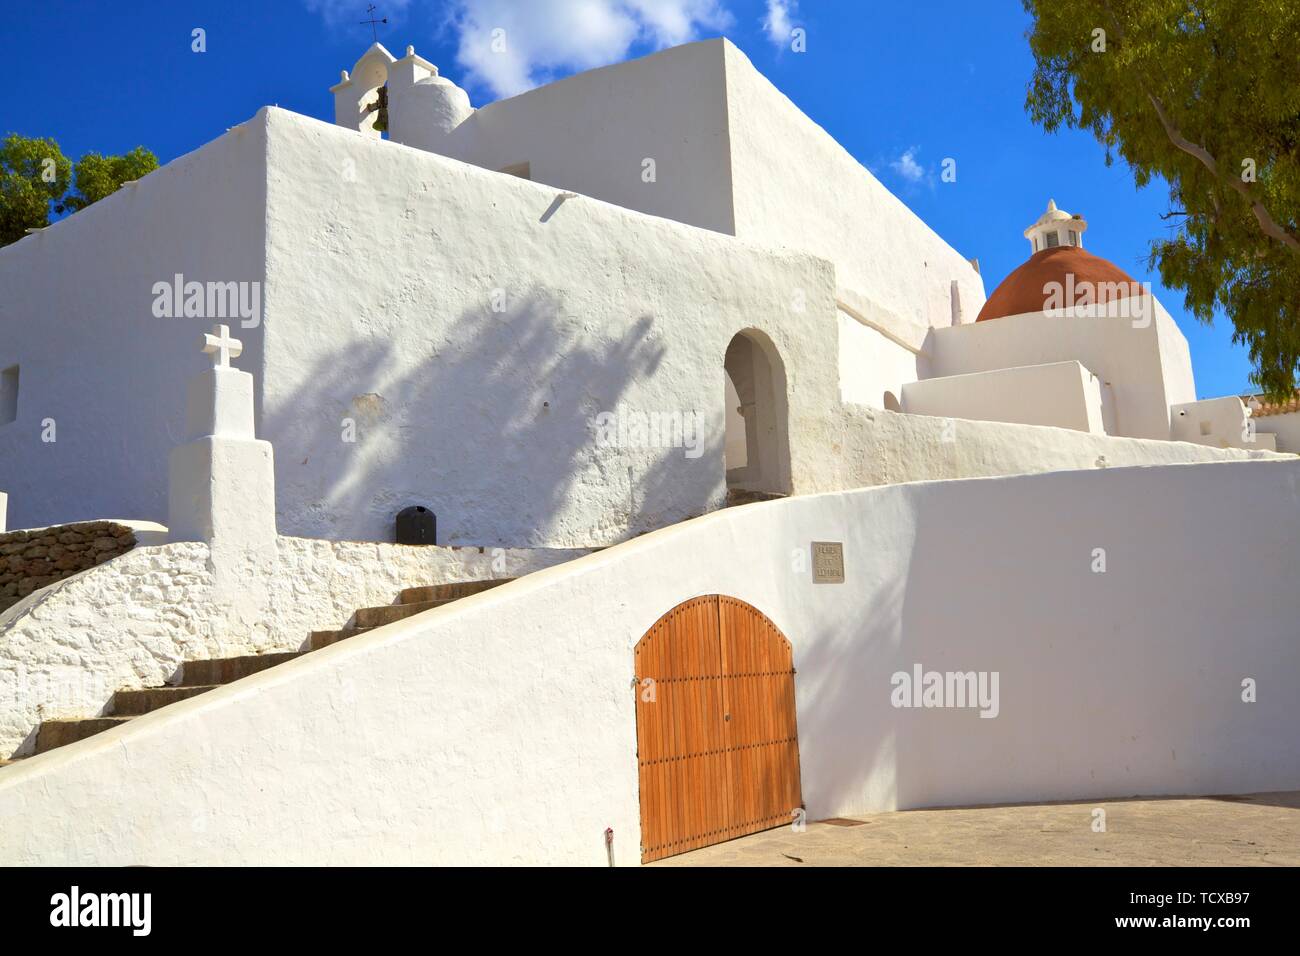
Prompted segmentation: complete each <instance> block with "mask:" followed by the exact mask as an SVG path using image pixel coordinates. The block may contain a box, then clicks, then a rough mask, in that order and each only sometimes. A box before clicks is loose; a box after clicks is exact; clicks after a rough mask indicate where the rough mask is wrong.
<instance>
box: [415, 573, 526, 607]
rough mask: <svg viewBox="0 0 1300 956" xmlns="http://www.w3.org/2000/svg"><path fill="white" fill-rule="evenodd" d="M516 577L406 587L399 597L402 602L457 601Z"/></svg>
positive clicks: (507, 582) (508, 581) (506, 582)
mask: <svg viewBox="0 0 1300 956" xmlns="http://www.w3.org/2000/svg"><path fill="white" fill-rule="evenodd" d="M513 580H514V578H492V579H491V580H487V581H453V582H451V583H450V584H434V585H432V586H429V587H422V588H406V589H405V590H403V591H402V596H401V597H400V598H399V599H398V600H399V601H400V602H401V603H402V604H424V603H425V602H426V601H455V600H458V599H460V598H463V597H469V596H470V595H471V594H478V593H479V592H480V591H486V590H488V589H489V588H494V587H496V586H498V585H500V584H509V583H510V582H511V581H513Z"/></svg>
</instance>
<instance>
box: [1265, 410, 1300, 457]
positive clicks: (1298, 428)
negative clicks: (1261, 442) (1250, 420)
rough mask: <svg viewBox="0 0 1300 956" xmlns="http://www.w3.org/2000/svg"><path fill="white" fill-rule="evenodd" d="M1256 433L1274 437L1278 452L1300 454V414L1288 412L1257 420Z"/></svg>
mask: <svg viewBox="0 0 1300 956" xmlns="http://www.w3.org/2000/svg"><path fill="white" fill-rule="evenodd" d="M1255 432H1256V434H1259V435H1273V436H1274V440H1275V441H1276V443H1277V450H1278V451H1282V452H1290V453H1292V454H1295V453H1297V452H1300V413H1297V412H1286V413H1285V414H1282V415H1265V416H1264V417H1263V418H1257V419H1255Z"/></svg>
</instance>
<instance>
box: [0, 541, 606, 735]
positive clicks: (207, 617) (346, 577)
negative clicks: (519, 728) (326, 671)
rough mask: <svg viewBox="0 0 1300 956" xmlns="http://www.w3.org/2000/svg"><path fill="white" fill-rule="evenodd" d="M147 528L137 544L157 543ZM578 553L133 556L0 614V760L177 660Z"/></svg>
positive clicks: (169, 671)
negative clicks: (48, 727)
mask: <svg viewBox="0 0 1300 956" xmlns="http://www.w3.org/2000/svg"><path fill="white" fill-rule="evenodd" d="M146 527H147V526H146ZM156 529H157V526H153V529H151V530H143V531H137V536H139V537H144V540H145V541H150V540H156V538H157V537H158V536H160V535H161V531H159V530H156ZM148 535H152V536H153V537H149V536H148ZM582 553H583V552H568V551H546V550H540V551H527V550H514V549H500V550H498V551H493V550H492V549H487V550H480V549H478V548H439V547H411V546H405V545H397V544H375V543H358V542H331V541H313V540H308V539H304V538H288V537H281V538H279V539H278V540H277V541H276V542H275V543H274V544H273V545H272V546H271V548H270V549H269V550H268V549H260V550H244V551H238V552H233V553H232V552H229V551H228V552H226V553H225V554H224V555H223V557H224V560H221V561H214V560H213V559H212V553H211V551H210V550H209V548H208V546H207V545H206V544H203V543H200V542H181V543H173V544H165V545H155V546H149V547H138V548H136V549H135V550H133V551H130V552H128V553H127V554H124V555H122V556H121V557H118V558H115V559H113V560H112V561H109V562H108V563H106V564H102V565H100V566H98V567H96V568H93V569H91V570H89V571H86V572H83V573H82V574H78V575H76V576H74V577H71V578H67V579H65V580H63V581H60V582H57V583H55V584H52V585H50V586H49V587H45V588H42V589H41V590H39V591H36V592H34V593H33V594H31V595H30V596H29V597H27V598H25V599H24V600H23V601H21V602H20V603H18V604H16V605H14V606H13V607H11V608H9V609H8V610H6V611H3V612H0V755H3V756H6V757H7V756H9V755H10V754H12V753H14V752H20V753H21V752H26V751H28V750H30V748H31V746H32V744H33V743H34V740H33V739H32V738H33V733H34V731H35V730H36V727H37V725H38V724H39V723H40V721H41V720H43V719H51V718H61V717H89V716H95V715H97V714H99V713H100V712H101V711H102V709H103V708H104V706H105V705H106V704H107V703H108V701H109V698H110V697H111V696H112V694H113V692H114V691H116V690H120V689H128V688H139V687H157V686H161V685H162V684H163V683H165V682H166V681H168V680H169V679H171V678H172V677H173V676H174V674H175V672H176V669H177V667H178V666H179V665H180V664H181V663H182V662H183V661H187V660H203V659H207V658H214V657H234V656H239V655H242V654H261V653H268V652H272V651H287V650H297V649H298V648H299V647H301V646H302V645H303V644H304V643H305V642H306V640H307V637H308V635H309V634H310V632H311V631H313V630H335V629H338V628H341V627H343V625H344V624H346V623H348V621H349V620H350V619H351V617H352V614H353V612H354V611H356V610H357V608H361V607H373V606H378V605H384V604H391V603H392V602H393V601H395V600H396V599H397V595H398V592H400V591H401V589H402V588H405V587H417V586H421V585H428V584H441V583H443V582H447V581H462V580H478V579H481V578H501V577H513V576H516V575H521V574H527V573H529V572H532V571H536V570H537V569H539V568H543V567H548V566H550V565H553V564H556V563H559V562H562V561H566V560H569V559H571V558H573V557H575V556H578V555H580V554H582ZM234 561H238V562H239V563H234Z"/></svg>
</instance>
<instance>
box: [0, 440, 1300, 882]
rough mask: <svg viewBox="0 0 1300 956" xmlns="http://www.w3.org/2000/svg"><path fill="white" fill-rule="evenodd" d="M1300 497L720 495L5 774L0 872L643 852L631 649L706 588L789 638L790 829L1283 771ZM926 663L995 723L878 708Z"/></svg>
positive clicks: (1040, 478) (1224, 485)
mask: <svg viewBox="0 0 1300 956" xmlns="http://www.w3.org/2000/svg"><path fill="white" fill-rule="evenodd" d="M1298 497H1300V463H1296V462H1294V461H1272V462H1236V463H1224V464H1204V465H1196V466H1188V467H1170V468H1134V469H1123V470H1109V471H1106V472H1072V473H1058V474H1050V475H1037V476H1021V477H1012V478H1001V479H992V480H974V481H958V482H934V483H921V484H912V485H896V486H891V487H888V488H877V489H868V490H863V491H857V492H849V493H843V494H834V495H823V496H813V497H805V498H799V499H790V500H785V501H777V502H767V503H763V504H758V505H752V506H749V507H745V508H735V509H728V510H727V511H724V512H721V513H719V514H715V515H710V516H707V517H705V518H702V519H700V520H698V521H694V522H690V523H687V524H685V525H681V526H678V527H675V528H671V529H666V530H664V531H661V532H657V533H655V534H652V535H648V536H645V537H642V538H639V539H637V540H635V541H632V542H628V543H626V544H624V545H620V546H618V547H615V548H611V549H609V550H607V551H604V552H601V553H599V554H595V555H591V556H588V557H586V558H583V559H580V560H577V561H574V562H571V563H569V564H567V565H564V566H562V567H558V568H552V569H550V570H547V571H544V572H542V573H539V574H536V575H532V576H530V577H528V578H525V579H523V580H522V581H519V582H516V583H514V584H509V585H506V586H504V587H501V588H498V589H496V590H493V591H490V592H486V593H484V594H480V595H476V596H474V597H472V598H469V599H466V600H463V601H459V602H456V603H455V604H452V605H449V606H447V607H445V608H442V609H439V610H436V611H432V612H428V613H426V614H423V615H419V616H417V617H414V618H410V619H407V620H405V621H402V622H398V623H397V624H394V625H390V626H388V627H384V628H380V629H377V630H375V631H372V632H369V633H367V634H363V635H361V636H359V637H356V638H353V639H351V640H349V641H345V642H342V643H340V644H337V645H334V646H332V647H330V648H327V649H325V650H323V651H319V652H316V653H313V654H310V655H306V656H305V657H303V658H301V659H299V660H296V661H293V662H291V663H288V664H285V665H282V666H280V667H277V668H274V669H272V670H270V671H267V672H265V673H263V674H259V675H256V676H254V677H252V678H249V679H246V680H244V681H241V682H239V683H237V684H235V685H231V686H228V687H224V688H219V689H217V690H214V691H212V692H210V693H208V694H205V695H203V696H201V697H197V698H194V699H192V700H188V701H185V702H182V703H180V704H176V705H173V706H172V707H169V708H166V709H164V710H161V711H157V712H155V713H153V714H149V715H146V716H144V717H142V718H139V719H137V720H134V721H132V722H130V723H129V724H127V725H125V726H124V727H121V728H117V729H114V730H111V731H107V732H105V733H102V734H100V735H97V736H95V737H92V738H90V739H88V740H85V741H82V742H80V743H77V744H73V745H69V746H67V747H64V748H61V749H59V750H56V751H53V752H50V753H48V754H43V755H40V756H38V757H34V758H31V759H29V760H27V761H24V762H22V763H20V764H18V765H15V766H12V767H8V768H5V769H4V770H2V771H0V863H5V864H32V863H42V864H92V863H94V864H142V863H143V864H153V865H164V864H211V863H217V862H220V863H224V864H244V863H278V864H282V865H283V864H296V863H317V864H319V863H367V862H375V861H377V860H383V861H384V862H386V863H469V864H483V863H535V864H538V863H541V864H565V863H570V864H572V863H577V864H590V865H597V866H600V865H604V864H605V849H604V840H603V834H604V830H605V828H606V827H612V828H613V830H614V839H615V853H616V858H617V859H618V861H619V862H621V863H625V864H626V863H633V862H635V861H636V860H637V858H638V852H637V845H638V842H639V841H638V826H639V820H638V797H637V760H636V753H635V732H634V706H633V697H632V694H633V690H632V688H631V687H630V682H631V678H632V675H633V668H632V647H633V646H634V644H635V643H636V641H637V640H638V639H639V638H640V637H641V635H642V634H643V633H644V631H645V630H646V629H647V628H648V627H650V625H652V624H653V623H654V622H655V620H656V619H657V618H658V617H659V616H660V615H661V614H662V613H664V612H665V611H667V610H668V609H669V608H671V607H673V606H674V605H675V604H677V603H679V602H680V601H682V600H685V599H687V598H689V597H692V596H694V595H698V594H707V593H712V592H719V593H724V594H730V595H734V596H736V597H739V598H741V599H743V600H746V601H748V602H750V603H751V604H753V605H754V606H755V607H757V608H758V609H759V610H761V611H762V612H763V613H765V614H766V615H768V616H769V617H770V618H771V619H772V620H773V621H774V622H775V623H776V624H777V626H779V627H780V628H781V629H782V631H783V632H784V633H785V635H786V636H787V637H788V638H789V639H790V641H791V642H792V644H793V646H794V655H795V665H796V667H797V669H798V672H797V677H796V693H797V703H798V720H799V733H800V759H801V766H802V783H803V795H804V799H805V802H806V803H807V807H808V814H809V818H810V819H814V820H815V819H819V818H823V817H828V816H839V815H853V814H857V813H863V812H868V811H872V810H882V809H888V808H907V807H919V806H935V805H945V804H972V803H987V802H1002V801H1039V800H1053V799H1067V798H1088V797H1105V796H1131V795H1134V794H1139V795H1141V794H1171V793H1178V794H1183V793H1241V792H1249V791H1266V790H1284V789H1294V788H1296V787H1298V786H1300V741H1298V739H1297V737H1296V735H1295V734H1294V733H1292V732H1291V730H1292V728H1293V727H1294V726H1295V723H1296V721H1297V719H1300V694H1297V693H1296V689H1297V685H1298V684H1300V643H1297V641H1296V639H1295V632H1294V621H1295V619H1296V617H1297V615H1298V614H1300V590H1297V589H1296V588H1295V587H1293V586H1292V585H1293V582H1292V576H1293V569H1294V567H1295V565H1296V562H1297V560H1298V559H1300V507H1298V506H1300V500H1298ZM1243 499H1244V500H1248V501H1250V502H1252V504H1253V506H1252V507H1251V508H1248V509H1235V508H1224V507H1222V503H1223V502H1224V501H1225V500H1243ZM1188 515H1195V516H1196V520H1194V521H1189V520H1187V516H1188ZM1045 527H1051V528H1053V529H1054V533H1053V534H1051V535H1044V534H1042V533H1041V530H1042V529H1043V528H1045ZM814 540H817V541H827V540H832V541H835V540H838V541H842V542H843V543H844V548H845V573H846V582H845V584H843V585H825V584H815V583H813V581H812V579H811V578H810V576H809V574H808V572H807V570H806V564H805V565H800V564H799V563H797V562H795V561H793V560H792V556H796V555H799V554H802V553H805V552H806V550H807V548H808V547H809V543H810V542H811V541H814ZM1098 548H1101V549H1104V550H1105V560H1106V570H1105V573H1096V571H1095V568H1096V560H1097V559H1096V554H1097V551H1096V549H1098ZM1171 555H1176V556H1177V561H1178V565H1177V570H1176V573H1171V568H1170V564H1169V562H1170V556H1171ZM1246 565H1248V566H1250V567H1251V568H1252V575H1253V576H1254V578H1253V580H1254V587H1252V588H1249V589H1244V588H1241V587H1240V581H1239V578H1238V577H1237V576H1235V575H1232V574H1228V573H1225V570H1227V569H1231V568H1233V567H1241V566H1246ZM800 567H803V568H804V569H805V570H800ZM1260 593H1268V594H1270V595H1272V598H1271V599H1270V600H1269V601H1260V600H1258V599H1257V595H1258V594H1260ZM916 664H920V665H922V666H923V667H924V668H926V669H935V670H939V671H947V670H954V671H962V672H965V671H982V672H989V673H992V672H997V673H998V674H999V699H998V713H997V716H996V717H995V718H993V719H984V718H981V717H980V716H979V713H978V712H977V711H976V710H974V709H969V708H966V709H962V708H935V709H899V708H895V707H894V706H891V692H892V689H893V688H892V683H891V681H892V675H893V674H894V673H896V672H899V671H910V670H911V669H912V668H913V666H914V665H916ZM1246 679H1254V680H1256V681H1257V682H1258V688H1257V701H1256V702H1254V703H1247V702H1245V701H1244V700H1243V697H1242V690H1243V687H1242V682H1243V681H1244V680H1246ZM272 728H273V730H274V732H271V729H272ZM106 781H111V786H105V782H106ZM303 793H311V794H312V795H313V799H311V800H307V801H304V800H303V799H302V794H303ZM412 821H418V825H417V824H415V823H413V822H412Z"/></svg>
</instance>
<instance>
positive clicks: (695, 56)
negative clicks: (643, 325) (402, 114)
mask: <svg viewBox="0 0 1300 956" xmlns="http://www.w3.org/2000/svg"><path fill="white" fill-rule="evenodd" d="M724 42H725V41H722V40H710V41H705V42H702V43H688V44H685V45H683V46H678V47H673V48H672V49H669V50H663V51H660V52H658V53H655V54H653V55H652V56H647V57H641V58H639V59H635V60H630V61H628V62H626V63H617V64H614V65H612V66H606V67H601V68H599V69H595V70H587V71H585V72H582V73H578V74H576V75H574V76H570V77H566V78H565V79H562V80H559V81H557V82H555V83H548V84H547V85H545V86H542V87H539V88H537V89H534V90H529V91H528V92H527V93H523V94H520V95H519V96H512V97H509V98H507V99H503V100H498V101H497V102H495V103H489V104H487V105H486V106H483V107H482V108H480V109H478V110H475V111H474V113H473V115H471V116H469V117H468V118H467V119H466V120H465V121H463V122H462V123H461V124H460V125H459V126H457V127H456V128H455V129H454V130H453V131H452V132H451V133H450V134H448V135H447V136H446V137H443V138H442V139H441V140H439V141H438V142H436V143H430V144H429V145H430V147H431V148H436V151H437V152H440V153H443V154H444V155H447V156H452V157H454V158H456V159H461V160H464V161H465V162H468V163H473V164H474V165H476V166H482V167H484V168H486V169H493V170H500V169H504V168H506V167H511V166H518V165H521V164H523V163H527V164H528V167H529V175H530V177H531V178H532V179H533V180H534V181H536V182H539V183H546V184H547V185H550V186H555V187H557V188H558V189H564V190H572V191H574V192H577V193H581V194H582V195H584V196H591V197H593V198H596V199H601V200H604V201H605V202H609V203H613V204H615V205H618V206H623V207H625V208H627V209H636V210H639V211H641V212H645V213H649V214H650V215H653V216H662V217H664V218H666V219H674V220H676V221H678V222H683V223H689V224H690V225H693V226H700V227H703V228H705V229H711V230H713V231H715V232H723V233H728V234H733V233H734V232H735V222H734V215H733V212H732V181H731V155H730V154H731V147H730V141H729V137H728V129H727V87H726V79H727V78H726V75H725V71H724V64H723V54H722V46H723V43H724ZM646 160H651V161H652V162H653V166H652V167H648V166H647V165H646Z"/></svg>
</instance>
